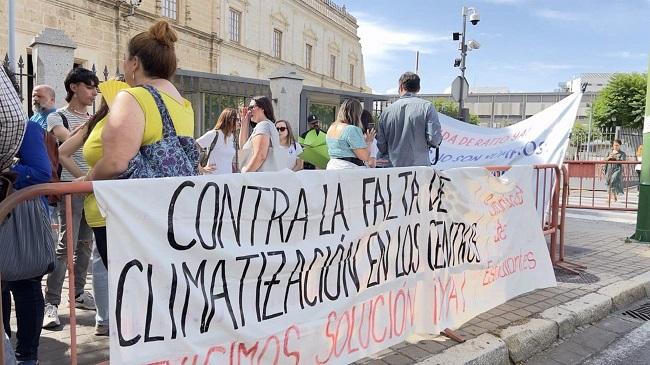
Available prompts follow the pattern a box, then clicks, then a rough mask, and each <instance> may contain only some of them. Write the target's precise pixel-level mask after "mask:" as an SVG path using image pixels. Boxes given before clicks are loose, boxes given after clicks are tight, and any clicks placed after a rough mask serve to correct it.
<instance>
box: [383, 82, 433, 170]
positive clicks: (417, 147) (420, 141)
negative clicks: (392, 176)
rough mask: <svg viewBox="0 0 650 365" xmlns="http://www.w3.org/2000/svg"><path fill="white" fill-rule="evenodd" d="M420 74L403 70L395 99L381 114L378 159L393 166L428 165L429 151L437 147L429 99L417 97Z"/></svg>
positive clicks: (429, 162)
mask: <svg viewBox="0 0 650 365" xmlns="http://www.w3.org/2000/svg"><path fill="white" fill-rule="evenodd" d="M419 91H420V77H419V76H418V75H416V74H414V73H412V72H406V73H404V74H403V75H402V76H401V77H400V78H399V95H400V97H399V99H398V100H397V101H395V102H394V103H392V104H391V105H389V106H388V107H387V108H386V110H384V111H383V112H382V113H381V118H380V121H379V127H378V129H377V147H378V148H379V158H381V159H385V158H386V157H387V158H388V159H389V160H390V163H391V165H392V166H393V167H403V166H431V158H430V157H429V150H430V149H431V148H438V147H439V146H440V143H441V142H442V132H441V129H440V122H439V121H438V113H437V112H436V108H435V107H434V106H433V104H431V102H429V101H427V100H424V99H420V98H418V97H417V96H416V94H417V93H418V92H419Z"/></svg>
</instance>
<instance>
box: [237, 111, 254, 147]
mask: <svg viewBox="0 0 650 365" xmlns="http://www.w3.org/2000/svg"><path fill="white" fill-rule="evenodd" d="M251 114H252V113H251V111H250V110H248V108H247V107H242V109H241V111H240V113H239V117H240V119H241V125H240V126H239V149H241V148H242V147H244V145H245V144H246V141H247V140H248V136H250V133H251V132H250V125H251V124H250V121H251Z"/></svg>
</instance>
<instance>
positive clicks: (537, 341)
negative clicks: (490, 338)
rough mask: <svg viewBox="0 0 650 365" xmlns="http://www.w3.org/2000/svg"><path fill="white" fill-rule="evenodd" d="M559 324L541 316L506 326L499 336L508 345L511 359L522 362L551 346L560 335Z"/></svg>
mask: <svg viewBox="0 0 650 365" xmlns="http://www.w3.org/2000/svg"><path fill="white" fill-rule="evenodd" d="M558 327H559V326H558V324H557V323H556V322H554V321H549V320H547V319H541V318H530V319H529V320H528V322H526V323H522V324H518V325H514V326H510V327H506V328H504V329H503V330H502V331H501V333H500V334H499V336H500V337H501V339H502V340H503V341H504V342H505V343H506V346H508V352H509V354H510V360H512V361H513V362H515V363H518V362H522V361H524V360H526V359H528V358H529V357H531V356H533V355H534V354H536V353H538V352H540V351H543V350H544V349H546V348H547V347H549V346H551V345H552V344H553V343H554V342H555V340H557V336H558Z"/></svg>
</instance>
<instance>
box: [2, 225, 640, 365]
mask: <svg viewBox="0 0 650 365" xmlns="http://www.w3.org/2000/svg"><path fill="white" fill-rule="evenodd" d="M566 225H567V229H566V242H567V250H566V253H567V259H569V260H572V261H575V262H579V263H582V264H584V265H587V266H588V269H587V272H588V273H590V274H593V275H595V276H597V277H598V278H599V279H600V280H599V281H597V282H595V283H591V284H584V283H582V284H571V283H561V282H560V283H558V284H559V285H558V287H555V288H547V289H541V290H536V291H534V292H530V293H527V294H525V295H522V296H519V297H517V298H514V299H512V300H510V301H508V302H507V303H504V304H502V305H500V306H498V307H496V308H494V309H492V310H490V311H488V312H486V313H483V314H481V315H479V316H478V317H476V318H474V319H473V320H471V321H469V322H468V323H466V324H465V325H463V326H462V327H461V328H460V329H459V330H458V333H459V334H460V335H462V336H464V337H465V338H466V339H472V338H476V337H478V336H479V335H481V334H484V333H496V332H498V330H499V329H501V328H505V327H508V326H509V325H511V324H512V323H514V322H522V320H524V319H526V318H529V317H533V316H535V315H536V314H538V313H540V312H542V311H544V310H546V309H548V308H551V307H554V306H556V305H558V304H562V303H566V302H568V301H571V300H573V299H576V298H578V297H582V296H584V295H585V294H588V293H591V292H595V291H596V290H598V289H600V288H602V287H604V286H607V285H609V284H612V283H615V282H619V281H622V280H626V279H630V278H632V277H634V276H636V275H639V274H642V273H645V272H646V271H649V270H650V246H649V245H643V244H635V243H625V237H628V236H630V235H632V234H633V233H634V225H630V224H621V223H613V222H598V223H596V222H594V221H588V220H580V219H573V218H568V219H567V221H566ZM90 279H91V277H89V282H88V284H87V285H88V287H87V289H88V290H90V284H91V283H90ZM66 285H67V284H66ZM63 292H64V295H67V289H66V288H64V291H63ZM67 312H68V308H67V306H66V307H64V306H62V307H61V308H60V312H59V315H60V317H61V322H62V323H63V324H64V328H61V329H58V330H55V331H49V330H43V333H42V337H41V347H40V349H39V358H40V363H41V364H43V365H49V364H66V363H69V356H70V350H69V344H70V334H69V326H68V315H67ZM77 318H78V329H77V333H78V344H79V346H78V349H79V364H97V363H99V362H101V361H105V360H107V359H108V339H107V338H106V337H96V336H94V335H93V333H94V327H93V326H94V312H91V311H83V310H77ZM14 320H15V319H12V321H14ZM13 326H14V328H15V322H14V323H13ZM454 345H456V342H454V341H452V340H450V339H448V338H446V337H443V336H429V337H426V338H421V337H418V338H416V337H414V338H410V339H409V340H408V341H406V342H403V343H401V344H399V345H396V346H393V347H392V348H390V349H387V350H385V351H382V352H380V353H377V354H375V355H373V356H371V357H368V358H365V359H362V360H360V361H358V362H357V364H377V365H385V364H393V365H399V364H404V365H406V364H414V363H416V362H418V361H421V360H423V359H426V358H428V357H430V356H432V355H434V354H438V353H440V352H442V351H443V350H445V349H447V348H449V347H452V346H454Z"/></svg>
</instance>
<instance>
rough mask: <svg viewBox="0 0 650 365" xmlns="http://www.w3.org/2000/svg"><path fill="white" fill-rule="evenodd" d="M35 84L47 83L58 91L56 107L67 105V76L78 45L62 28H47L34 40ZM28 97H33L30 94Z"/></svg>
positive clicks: (72, 64)
mask: <svg viewBox="0 0 650 365" xmlns="http://www.w3.org/2000/svg"><path fill="white" fill-rule="evenodd" d="M30 47H32V60H33V63H34V72H35V73H36V79H35V80H34V85H41V84H47V85H50V86H52V87H53V88H54V91H55V93H56V107H57V108H60V107H62V106H63V105H65V103H66V102H65V96H66V92H65V86H64V85H63V82H64V81H65V77H66V75H67V74H68V72H70V70H72V67H73V66H74V50H75V49H76V48H77V45H76V44H75V43H74V42H73V41H72V39H70V37H68V35H66V34H65V33H64V32H63V31H62V30H60V29H52V28H45V29H43V31H42V32H41V33H40V34H39V35H37V36H36V37H34V39H33V40H32V44H31V45H30ZM28 97H31V95H29V96H28Z"/></svg>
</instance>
